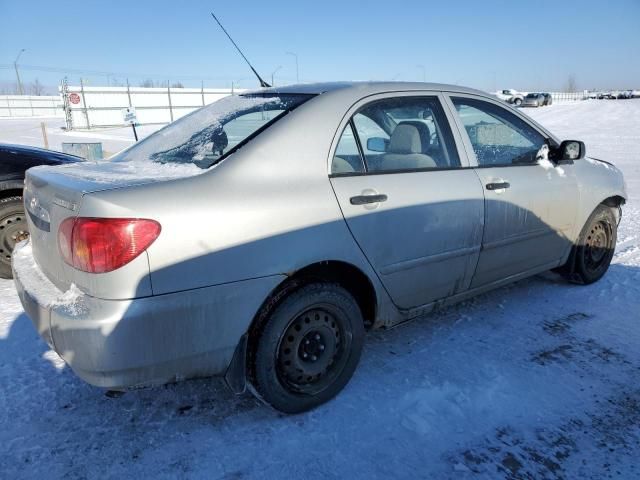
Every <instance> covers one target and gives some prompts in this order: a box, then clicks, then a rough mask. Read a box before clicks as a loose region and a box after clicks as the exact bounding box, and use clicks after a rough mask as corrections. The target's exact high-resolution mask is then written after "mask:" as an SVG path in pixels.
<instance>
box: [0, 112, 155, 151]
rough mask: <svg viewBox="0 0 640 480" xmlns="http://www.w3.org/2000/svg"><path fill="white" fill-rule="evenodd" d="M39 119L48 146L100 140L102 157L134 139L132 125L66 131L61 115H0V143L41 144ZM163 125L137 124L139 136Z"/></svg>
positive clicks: (56, 146)
mask: <svg viewBox="0 0 640 480" xmlns="http://www.w3.org/2000/svg"><path fill="white" fill-rule="evenodd" d="M42 123H44V124H45V130H46V132H47V139H48V141H49V148H51V149H52V150H58V151H62V142H70V143H72V142H101V143H102V150H103V153H104V154H105V157H108V156H110V155H112V154H114V153H116V152H119V151H120V150H122V149H123V148H125V147H128V146H129V145H131V144H132V143H133V141H134V136H133V131H132V130H131V127H117V128H94V129H91V130H73V131H70V132H65V131H64V130H62V127H63V126H64V125H65V123H64V118H61V117H25V118H10V117H0V143H17V144H20V145H33V146H35V147H44V138H43V136H42V125H41V124H42ZM161 126H162V125H148V126H143V127H138V136H139V137H145V136H147V135H149V134H150V133H152V132H155V131H156V130H158V129H159V128H160V127H161Z"/></svg>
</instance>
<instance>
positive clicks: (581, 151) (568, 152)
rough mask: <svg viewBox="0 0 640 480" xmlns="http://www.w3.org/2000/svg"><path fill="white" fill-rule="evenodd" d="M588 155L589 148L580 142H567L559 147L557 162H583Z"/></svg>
mask: <svg viewBox="0 0 640 480" xmlns="http://www.w3.org/2000/svg"><path fill="white" fill-rule="evenodd" d="M586 154H587V147H586V146H585V144H584V142H581V141H580V140H565V141H563V142H562V143H561V144H560V146H559V147H558V155H557V157H556V158H557V160H581V159H583V158H584V157H585V156H586Z"/></svg>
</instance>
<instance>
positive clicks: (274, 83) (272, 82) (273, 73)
mask: <svg viewBox="0 0 640 480" xmlns="http://www.w3.org/2000/svg"><path fill="white" fill-rule="evenodd" d="M281 68H282V65H278V68H276V69H275V70H274V71H273V72H271V86H272V87H275V86H276V82H275V80H274V79H273V76H274V75H275V74H276V73H277V72H278V70H280V69H281Z"/></svg>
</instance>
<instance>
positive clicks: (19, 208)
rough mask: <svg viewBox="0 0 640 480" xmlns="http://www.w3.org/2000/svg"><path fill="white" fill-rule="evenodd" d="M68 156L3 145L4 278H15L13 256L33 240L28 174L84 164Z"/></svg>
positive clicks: (0, 260)
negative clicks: (18, 247) (27, 214)
mask: <svg viewBox="0 0 640 480" xmlns="http://www.w3.org/2000/svg"><path fill="white" fill-rule="evenodd" d="M81 161H83V159H82V158H80V157H76V156H75V155H67V154H66V153H60V152H55V151H53V150H45V149H43V148H36V147H27V146H24V145H8V144H2V143H0V278H11V253H12V252H13V247H14V246H15V244H16V243H18V242H19V241H21V240H24V239H25V238H27V237H28V236H29V232H28V231H27V221H26V219H25V212H24V207H23V204H22V190H23V188H24V172H25V171H26V170H27V169H28V168H31V167H35V166H37V165H61V164H64V163H74V162H81Z"/></svg>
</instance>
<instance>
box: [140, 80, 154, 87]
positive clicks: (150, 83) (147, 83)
mask: <svg viewBox="0 0 640 480" xmlns="http://www.w3.org/2000/svg"><path fill="white" fill-rule="evenodd" d="M140 86H141V87H145V88H153V87H155V86H156V84H155V83H154V82H153V80H151V79H150V78H147V79H146V80H143V81H142V82H140Z"/></svg>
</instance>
